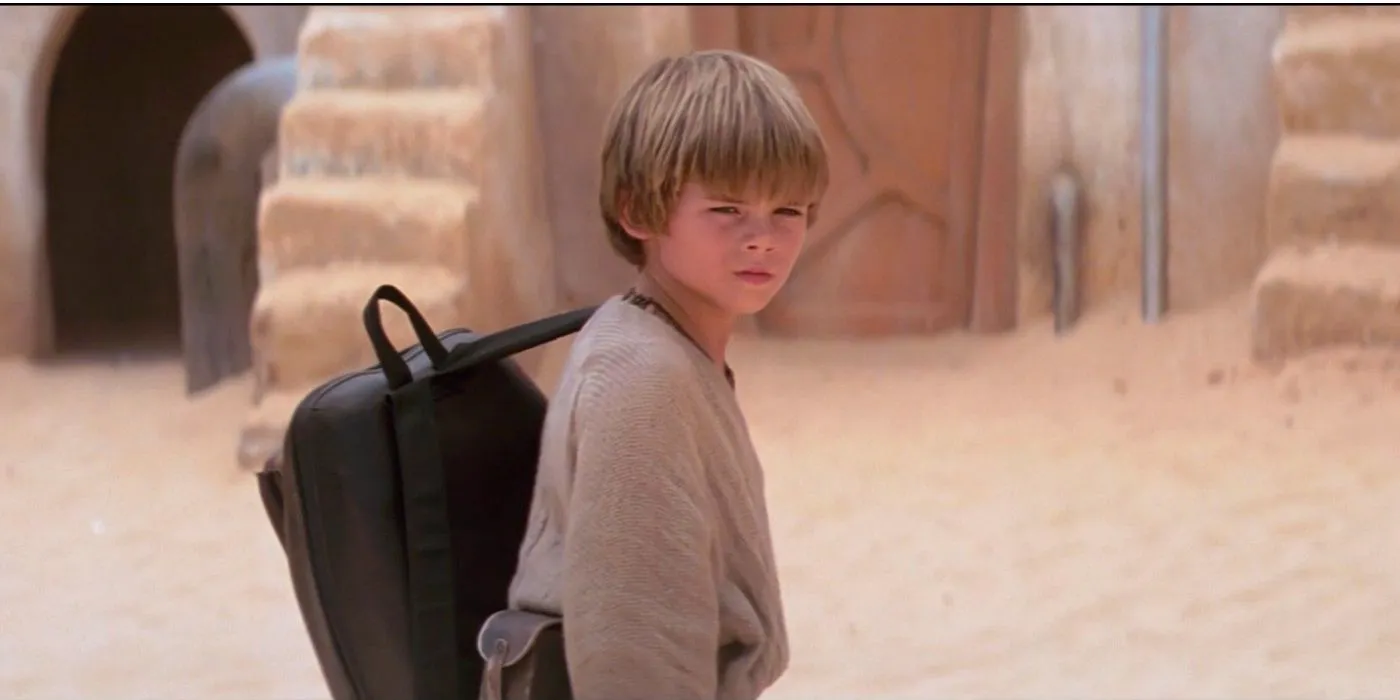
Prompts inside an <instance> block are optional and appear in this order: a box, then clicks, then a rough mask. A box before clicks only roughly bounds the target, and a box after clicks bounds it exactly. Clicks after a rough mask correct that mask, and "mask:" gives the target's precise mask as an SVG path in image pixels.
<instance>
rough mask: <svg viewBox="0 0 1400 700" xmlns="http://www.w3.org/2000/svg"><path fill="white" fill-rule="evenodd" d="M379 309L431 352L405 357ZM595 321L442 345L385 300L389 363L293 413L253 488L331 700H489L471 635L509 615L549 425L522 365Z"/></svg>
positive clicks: (558, 320) (380, 296)
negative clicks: (401, 320)
mask: <svg viewBox="0 0 1400 700" xmlns="http://www.w3.org/2000/svg"><path fill="white" fill-rule="evenodd" d="M381 300H382V301H388V302H391V303H393V304H395V305H396V306H398V307H399V308H401V309H403V311H404V312H405V313H407V314H408V317H409V320H410V321H411V323H412V326H413V330H414V332H415V333H416V334H417V336H418V341H419V345H416V346H414V347H412V348H409V349H407V350H405V351H403V352H399V351H397V350H395V348H394V347H393V345H392V344H391V342H390V340H389V338H388V336H387V335H386V334H385V332H384V328H383V324H382V323H381V321H380V315H379V302H380V301H381ZM592 313H593V309H591V308H588V309H579V310H577V311H571V312H568V313H563V314H560V315H557V316H552V317H549V318H545V319H541V320H538V321H535V322H532V323H527V324H524V325H521V326H517V327H515V328H510V329H507V330H503V331H500V332H498V333H493V334H491V335H478V334H475V333H472V332H470V331H467V330H463V329H458V330H452V331H448V332H446V333H443V334H442V335H441V336H438V335H435V334H434V332H433V330H432V329H431V328H430V327H429V325H428V323H427V321H425V320H424V318H423V316H422V315H421V314H420V313H419V312H418V310H417V309H416V308H415V307H414V306H413V304H412V302H410V301H409V300H408V298H407V297H405V296H404V294H403V293H402V292H401V291H399V290H398V289H397V288H395V287H393V286H389V285H385V286H382V287H380V288H379V289H378V290H377V291H375V292H374V294H373V295H372V296H371V297H370V300H369V304H368V305H366V306H365V311H364V321H365V331H366V332H367V333H368V334H369V340H370V343H371V344H372V345H373V347H374V352H375V355H376V356H377V357H378V359H379V364H378V365H375V366H373V367H370V368H368V369H365V370H361V371H359V372H354V373H351V374H346V375H343V376H341V377H338V378H336V379H333V380H331V381H329V382H326V383H325V384H323V385H321V386H320V387H319V388H317V389H316V390H314V391H312V392H311V393H310V394H308V395H307V396H306V398H304V399H303V400H302V401H301V403H300V404H299V405H298V406H297V408H296V410H295V412H294V413H293V414H292V418H291V423H290V425H289V427H288V429H287V436H286V442H285V444H284V449H283V453H282V457H281V459H280V460H277V461H276V462H274V463H271V464H269V466H268V467H267V468H266V469H265V470H264V471H263V472H262V473H261V474H259V475H258V488H259V491H260V492H261V495H262V500H263V503H264V505H265V506H266V508H267V514H268V517H269V518H270V519H271V520H272V525H273V529H274V530H276V533H277V537H278V539H279V540H281V542H282V547H283V549H284V550H285V551H286V554H287V561H288V565H289V569H290V571H291V577H292V585H293V588H294V589H295V591H296V597H297V603H298V605H299V606H300V608H301V613H302V618H303V619H304V621H305V623H306V627H307V631H308V632H309V633H310V636H311V641H312V645H313V647H314V648H315V651H316V657H317V660H318V662H319V663H320V666H321V670H322V673H323V674H324V675H325V678H326V682H327V684H328V685H329V687H330V691H331V695H332V697H333V698H334V700H462V699H463V698H475V697H476V696H477V692H478V688H479V685H480V682H481V674H482V667H483V663H482V660H481V657H480V656H479V655H478V654H477V649H476V646H475V643H476V636H477V632H478V630H479V628H480V627H481V624H482V622H483V621H484V620H485V619H486V618H487V617H488V616H490V615H491V614H492V613H494V612H496V611H498V610H502V609H504V608H505V607H506V591H507V588H508V586H509V584H510V580H511V577H512V576H514V574H515V568H516V563H517V557H518V554H519V548H520V543H521V539H522V538H523V537H524V534H525V522H526V518H527V517H528V512H529V507H530V499H531V495H532V491H533V488H534V483H535V466H536V465H535V461H536V458H537V456H538V453H539V441H540V432H541V428H542V426H543V423H544V414H545V408H546V400H545V396H544V395H543V394H542V393H541V392H540V390H539V389H538V388H537V387H536V386H535V384H534V382H533V381H531V380H530V378H529V377H528V376H526V375H525V373H524V372H523V371H522V370H521V369H520V367H519V366H518V365H517V364H516V363H515V361H514V360H512V359H511V356H513V355H515V354H516V353H519V352H522V351H524V350H528V349H530V348H533V347H536V346H539V345H542V344H544V343H547V342H550V341H552V340H555V339H557V338H560V337H563V336H566V335H569V334H572V333H574V332H576V331H578V330H579V329H580V328H581V327H582V326H583V324H584V323H585V322H586V321H587V320H588V318H589V317H590V316H591V315H592Z"/></svg>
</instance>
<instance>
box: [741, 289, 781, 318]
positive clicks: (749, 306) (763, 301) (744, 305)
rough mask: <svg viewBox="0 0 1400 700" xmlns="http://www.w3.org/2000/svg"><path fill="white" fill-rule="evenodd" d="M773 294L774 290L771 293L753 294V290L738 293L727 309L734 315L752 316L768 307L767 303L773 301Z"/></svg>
mask: <svg viewBox="0 0 1400 700" xmlns="http://www.w3.org/2000/svg"><path fill="white" fill-rule="evenodd" d="M774 296H777V294H776V292H774V293H772V294H755V293H753V292H749V293H748V294H739V295H736V297H735V298H734V300H733V303H731V304H730V305H729V310H730V312H731V313H733V314H735V315H736V316H752V315H754V314H756V313H758V312H760V311H763V310H764V309H766V308H768V305H769V304H771V303H772V302H773V297H774Z"/></svg>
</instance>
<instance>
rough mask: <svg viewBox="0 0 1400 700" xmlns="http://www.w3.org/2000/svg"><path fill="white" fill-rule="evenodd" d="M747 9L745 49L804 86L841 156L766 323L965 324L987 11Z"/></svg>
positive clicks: (802, 326) (853, 329)
mask: <svg viewBox="0 0 1400 700" xmlns="http://www.w3.org/2000/svg"><path fill="white" fill-rule="evenodd" d="M738 13H739V14H738V30H739V37H738V39H739V44H740V48H741V49H742V50H744V51H745V52H746V53H749V54H751V55H754V56H756V57H758V58H761V59H763V60H765V61H768V62H769V63H772V64H773V65H774V66H776V67H777V68H778V69H780V70H782V71H783V72H785V73H786V74H787V75H788V76H789V77H790V78H791V79H792V80H793V82H794V83H796V84H797V86H798V88H799V89H800V90H801V92H802V96H803V98H804V99H805V101H806V102H807V105H808V107H809V108H810V109H811V110H812V112H813V114H814V115H815V116H816V118H817V120H818V123H819V124H820V126H821V128H822V132H823V135H824V137H825V139H826V143H827V149H828V152H829V154H830V158H831V164H832V181H831V188H830V190H829V192H828V194H827V197H826V199H825V200H824V201H823V203H822V206H821V209H820V211H819V213H818V219H817V222H816V224H815V226H814V227H813V229H812V232H811V236H810V238H809V243H808V246H807V250H806V251H805V252H804V254H803V256H802V259H801V260H799V262H798V265H797V268H796V269H795V270H794V273H793V276H792V279H791V281H790V282H789V283H788V285H787V287H786V288H784V290H783V292H782V293H781V294H780V295H779V296H778V298H777V299H775V300H774V302H773V303H772V305H770V306H769V308H768V309H767V310H765V311H764V313H763V314H761V315H760V317H759V323H760V325H761V327H762V328H763V329H764V330H767V331H771V332H776V333H782V334H803V335H831V334H842V335H880V334H887V333H905V332H937V331H942V330H946V329H950V328H958V327H962V326H964V325H965V324H966V322H967V318H968V314H969V307H970V302H971V279H972V275H971V268H972V259H971V255H972V250H973V246H972V243H973V228H974V226H975V221H976V211H975V202H976V183H977V157H978V153H979V146H980V129H979V127H980V121H981V94H982V82H983V81H982V63H983V52H984V48H985V41H986V30H987V15H986V10H985V9H984V8H980V7H967V6H963V7H957V6H909V5H905V6H835V5H819V6H814V5H767V6H756V5H752V6H740V7H739V8H738Z"/></svg>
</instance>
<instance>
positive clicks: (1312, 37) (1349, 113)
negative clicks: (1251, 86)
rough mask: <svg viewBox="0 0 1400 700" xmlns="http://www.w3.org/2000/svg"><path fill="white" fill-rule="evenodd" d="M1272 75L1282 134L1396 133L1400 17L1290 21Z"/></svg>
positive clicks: (1399, 108) (1276, 47)
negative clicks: (1281, 123)
mask: <svg viewBox="0 0 1400 700" xmlns="http://www.w3.org/2000/svg"><path fill="white" fill-rule="evenodd" d="M1274 78H1275V85H1276V87H1277V92H1278V107H1279V113H1280V115H1281V117H1282V120H1283V127H1284V131H1285V132H1291V133H1348V134H1353V135H1357V136H1371V137H1400V15H1396V16H1392V15H1389V14H1386V15H1378V16H1368V15H1352V14H1342V15H1336V16H1333V17H1329V18H1325V19H1319V20H1317V21H1313V22H1304V23H1298V22H1291V23H1289V24H1287V25H1286V26H1285V28H1284V30H1283V31H1282V32H1281V33H1280V34H1279V38H1278V40H1277V41H1276V42H1275V44H1274Z"/></svg>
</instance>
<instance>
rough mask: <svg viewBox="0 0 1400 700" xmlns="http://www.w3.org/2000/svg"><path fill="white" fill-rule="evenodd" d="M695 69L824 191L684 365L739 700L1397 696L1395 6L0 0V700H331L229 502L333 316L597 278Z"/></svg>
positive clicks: (358, 337) (510, 307)
mask: <svg viewBox="0 0 1400 700" xmlns="http://www.w3.org/2000/svg"><path fill="white" fill-rule="evenodd" d="M693 48H729V49H737V50H741V51H744V52H747V53H750V54H752V55H755V56H757V57H759V58H762V59H764V60H766V61H769V62H771V63H772V64H774V65H775V66H777V67H778V68H779V69H781V70H783V71H784V72H786V73H787V74H788V75H789V76H790V77H791V78H792V79H793V80H794V82H795V83H796V84H797V85H798V86H799V88H800V89H801V91H802V93H803V96H804V98H805V99H806V101H807V103H808V105H809V107H810V108H811V109H812V111H813V113H814V114H815V115H816V116H817V118H818V121H819V123H820V125H821V127H822V129H823V132H824V135H825V138H826V140H827V145H828V149H829V151H830V155H831V158H832V163H833V168H834V171H833V182H832V188H831V191H830V193H829V194H828V196H827V198H826V200H825V201H824V202H823V204H822V216H821V219H820V221H819V223H818V226H817V227H816V228H815V229H814V230H813V234H812V238H811V244H810V246H809V248H808V250H807V251H806V252H805V253H804V256H803V258H802V260H801V261H800V262H799V265H798V267H797V269H796V271H795V272H794V275H793V278H792V281H791V282H790V283H789V285H788V286H787V288H785V290H784V291H783V292H782V294H781V295H780V296H779V298H778V299H777V300H776V301H775V302H774V304H773V305H772V306H770V307H769V308H768V309H767V310H765V311H764V312H763V313H762V314H760V315H759V316H757V317H756V318H754V319H753V320H752V323H750V324H749V325H748V326H747V327H746V328H745V332H744V335H743V337H742V338H741V339H740V340H739V342H738V343H737V347H736V348H735V350H734V357H733V358H732V364H733V365H734V367H735V370H736V372H737V374H738V375H739V381H738V386H739V391H740V395H741V400H742V402H743V404H744V406H745V410H746V412H747V414H748V418H749V421H750V428H751V430H752V433H753V436H754V439H755V441H756V443H757V444H758V448H759V451H760V453H761V455H762V456H763V458H764V460H765V465H766V467H767V469H768V484H767V488H768V492H769V498H770V499H771V502H772V504H771V510H772V518H773V526H774V529H775V537H776V538H777V546H778V555H779V559H780V562H781V565H782V567H783V570H782V578H783V582H784V587H785V595H786V600H787V605H788V615H789V626H790V632H791V634H792V636H793V645H794V646H793V654H794V656H793V662H792V667H791V670H790V671H789V673H788V674H787V676H786V677H785V678H784V679H783V680H782V681H781V682H780V684H779V685H778V686H777V687H776V688H774V689H773V691H772V692H771V693H770V696H771V697H776V698H784V697H791V698H823V697H830V698H836V697H870V698H876V697H879V698H895V697H909V698H913V697H922V698H927V697H935V696H937V697H993V696H995V697H1017V698H1043V697H1069V696H1076V697H1096V698H1121V697H1141V698H1148V697H1156V698H1167V697H1171V698H1219V697H1224V696H1227V695H1231V696H1240V697H1245V696H1248V697H1256V698H1263V697H1300V696H1304V695H1316V696H1321V695H1326V696H1348V697H1392V696H1400V666H1397V665H1396V663H1395V659H1396V658H1397V655H1400V612H1397V611H1396V608H1395V605H1394V601H1395V600H1396V599H1397V598H1398V597H1400V563H1397V562H1400V559H1397V558H1395V557H1393V556H1387V555H1388V554H1389V553H1390V552H1392V551H1394V547H1395V546H1396V544H1397V542H1400V515H1397V514H1396V510H1395V508H1394V504H1395V503H1396V502H1397V500H1400V473H1397V471H1396V469H1395V468H1394V465H1395V455H1396V452H1397V447H1400V444H1398V443H1397V439H1396V436H1395V428H1394V426H1395V425H1396V424H1397V421H1400V408H1397V402H1396V398H1397V397H1400V353H1397V352H1396V346H1397V343H1400V247H1397V244H1400V206H1397V204H1396V202H1397V201H1400V200H1397V197H1396V194H1400V190H1397V187H1398V186H1400V185H1397V183H1400V140H1396V139H1397V137H1400V10H1395V9H1393V8H1390V7H1389V6H1355V5H1336V6H1273V5H1254V6H1172V7H1162V6H1093V7H1072V6H1041V5H1019V6H1014V5H1000V6H955V5H927V6H918V7H914V6H899V7H896V6H839V5H789V6H738V5H689V6H687V5H673V6H658V5H651V6H647V5H638V6H626V7H622V6H607V7H590V6H486V5H481V6H470V7H448V6H441V7H411V6H397V7H345V6H308V5H223V6H221V5H186V6H145V7H138V6H117V5H96V6H5V7H0V392H3V393H2V394H0V395H3V397H4V399H5V400H4V402H3V404H0V411H3V412H4V413H3V414H0V417H2V418H3V419H0V696H4V697H6V698H16V699H19V698H35V699H40V698H42V699H45V700H48V699H53V698H84V699H89V698H114V699H116V698H151V699H156V698H169V699H171V700H175V699H183V698H201V699H206V700H214V699H224V698H227V699H229V700H235V699H237V700H247V699H248V698H296V699H301V698H323V697H328V694H327V691H326V688H325V683H324V681H323V680H322V678H321V675H320V671H319V669H318V668H317V666H316V664H315V660H314V657H313V655H312V652H311V648H310V644H309V642H308V641H307V636H306V631H305V628H304V626H303V623H302V620H301V617H300V613H299V611H298V608H297V606H296V602H295V599H294V598H293V595H292V589H291V585H290V580H289V578H288V574H287V569H286V560H285V558H284V556H283V554H282V551H281V549H280V547H279V545H278V542H277V540H276V538H275V537H274V535H273V531H272V529H271V527H270V526H269V524H268V522H267V518H266V515H265V514H264V512H263V510H262V506H261V504H260V503H259V501H258V496H257V492H256V486H255V484H254V480H253V478H252V476H251V473H252V470H256V469H258V468H260V467H261V465H262V464H263V463H264V462H266V461H267V460H268V459H270V458H273V457H274V456H275V455H276V453H277V450H278V449H279V447H280V442H281V438H282V434H283V430H284V429H285V426H286V422H287V419H288V417H289V415H290V412H291V409H292V408H293V407H294V406H295V404H296V402H297V401H299V400H300V399H301V398H302V397H303V396H304V395H305V394H306V392H307V391H308V390H309V389H311V388H313V387H314V386H316V385H317V384H320V383H321V382H323V381H325V380H327V379H329V378H331V377H333V376H335V375H338V374H340V373H343V372H346V371H349V370H352V369H356V368H359V367H361V366H365V365H368V364H371V363H372V361H373V360H372V352H371V350H370V347H369V344H368V343H367V342H366V341H365V339H364V331H363V325H362V322H361V320H360V312H361V309H362V308H363V306H364V303H365V300H366V299H367V298H368V297H369V294H370V293H371V291H373V289H374V288H375V287H376V286H378V285H379V284H382V283H385V282H389V283H394V284H397V285H399V286H400V287H401V288H402V289H403V290H404V291H405V292H406V293H407V294H408V295H409V296H410V297H411V298H412V299H413V300H414V301H415V302H416V303H417V304H418V305H419V307H420V308H421V309H423V311H424V312H425V314H426V315H427V317H428V318H429V320H430V321H432V323H433V324H434V326H435V327H436V328H438V329H445V328H449V327H452V326H468V327H471V328H473V329H480V330H494V329H498V328H504V327H507V326H509V325H513V324H516V323H520V322H523V321H526V320H531V319H533V318H536V317H539V316H543V315H545V314H547V313H550V312H553V311H556V310H562V309H565V308H571V307H575V306H580V305H583V304H589V303H595V302H597V301H600V300H601V299H603V298H605V297H607V296H609V295H611V294H613V293H616V292H618V291H621V290H622V289H623V288H625V286H626V285H627V284H628V283H629V281H630V280H631V278H632V275H633V274H634V273H633V271H632V270H630V269H628V267H627V266H626V264H625V263H623V262H622V261H621V260H620V259H618V258H617V257H616V256H615V255H614V254H613V253H612V252H611V250H610V248H609V246H608V244H607V242H606V240H605V238H604V234H603V227H602V223H601V220H600V218H599V215H598V205H597V156H598V148H599V136H600V134H601V131H602V128H603V123H604V120H605V119H606V117H607V114H608V111H609V110H610V108H611V105H612V101H613V100H614V99H615V98H616V97H617V95H618V94H619V93H620V92H621V91H622V89H623V88H624V87H625V86H626V85H627V84H628V82H629V81H630V80H631V79H632V78H633V77H634V76H635V75H636V74H637V73H639V72H640V71H641V70H642V68H643V67H645V66H646V65H648V64H649V63H651V62H652V61H654V60H656V59H657V58H659V57H662V56H665V55H672V54H675V53H679V52H683V51H687V50H690V49H693ZM386 317H387V320H388V321H389V323H390V326H391V328H390V332H391V334H392V335H394V336H395V338H396V339H398V340H399V342H400V343H401V344H408V343H410V342H412V341H411V340H409V338H410V336H409V335H408V334H407V333H406V332H405V331H406V328H404V326H405V325H406V324H404V323H402V319H400V318H398V314H397V313H393V314H386ZM566 351H567V341H560V342H559V343H556V344H554V345H553V346H550V347H547V348H544V349H541V350H538V351H534V352H531V353H527V354H526V355H524V356H522V357H521V358H520V361H521V363H522V364H523V365H524V366H525V368H526V369H527V371H529V372H530V373H531V374H532V376H534V377H535V378H536V379H537V381H539V382H540V384H541V386H542V387H544V388H545V389H546V390H549V389H552V386H553V381H554V377H555V374H556V372H557V366H558V363H559V361H560V360H561V359H562V356H563V354H564V353H565V352H566ZM766 697H767V696H766Z"/></svg>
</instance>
